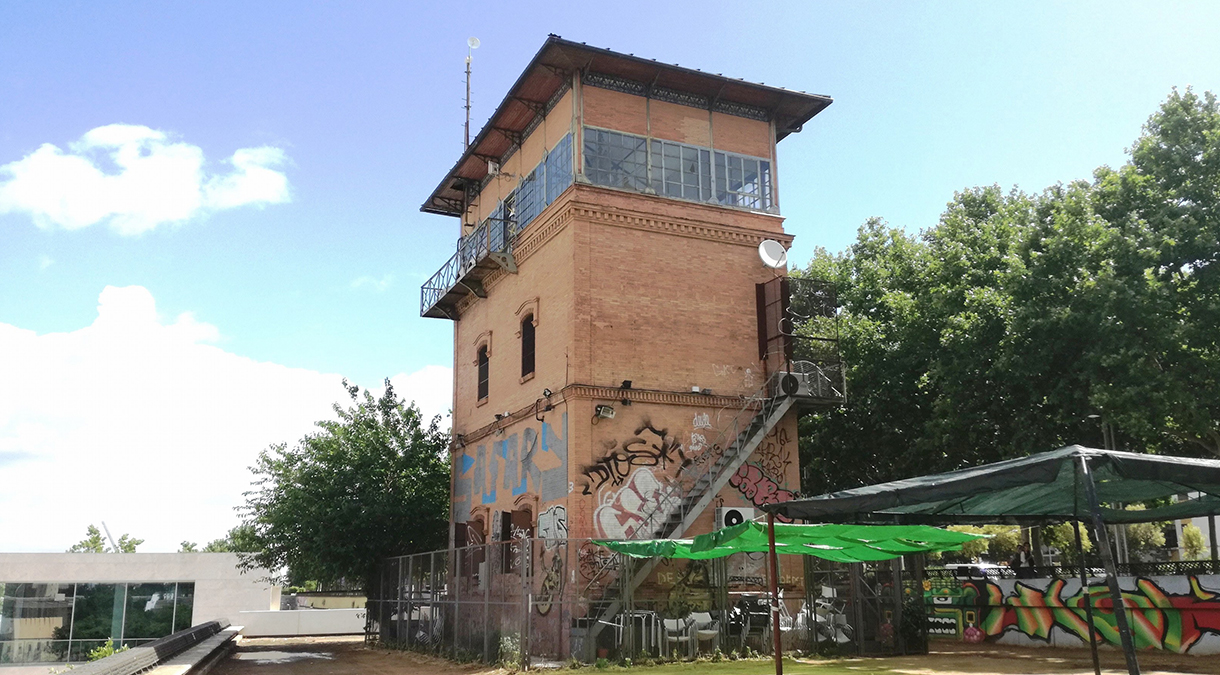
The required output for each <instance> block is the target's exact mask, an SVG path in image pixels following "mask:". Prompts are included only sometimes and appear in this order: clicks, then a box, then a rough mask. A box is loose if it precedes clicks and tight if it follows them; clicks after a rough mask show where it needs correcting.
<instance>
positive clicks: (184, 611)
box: [174, 583, 195, 633]
mask: <svg viewBox="0 0 1220 675" xmlns="http://www.w3.org/2000/svg"><path fill="white" fill-rule="evenodd" d="M177 600H178V608H177V609H176V610H175V611H174V632H175V633H177V632H178V631H180V630H183V629H185V628H190V627H191V626H193V625H194V624H193V623H191V618H192V616H193V615H194V610H195V584H193V583H180V584H178V598H177Z"/></svg>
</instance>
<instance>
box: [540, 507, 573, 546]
mask: <svg viewBox="0 0 1220 675" xmlns="http://www.w3.org/2000/svg"><path fill="white" fill-rule="evenodd" d="M538 536H539V537H540V538H542V539H567V538H568V510H567V509H566V508H564V507H563V506H561V505H559V504H556V505H555V506H552V507H551V508H549V509H547V510H545V511H543V512H542V513H540V514H538ZM550 545H551V542H547V546H550Z"/></svg>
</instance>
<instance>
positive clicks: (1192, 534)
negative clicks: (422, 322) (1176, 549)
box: [1182, 523, 1207, 560]
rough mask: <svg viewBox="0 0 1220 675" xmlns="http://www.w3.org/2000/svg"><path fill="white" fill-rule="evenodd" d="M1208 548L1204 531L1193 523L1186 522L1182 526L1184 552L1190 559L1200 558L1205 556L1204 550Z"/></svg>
mask: <svg viewBox="0 0 1220 675" xmlns="http://www.w3.org/2000/svg"><path fill="white" fill-rule="evenodd" d="M1206 549H1207V546H1206V542H1205V541H1204V540H1203V531H1202V530H1200V529H1199V528H1197V527H1195V525H1194V524H1193V523H1186V524H1185V525H1183V526H1182V553H1183V554H1184V557H1185V558H1186V559H1188V560H1199V559H1201V558H1203V552H1204V551H1205V550H1206Z"/></svg>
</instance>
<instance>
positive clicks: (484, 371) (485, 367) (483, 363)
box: [479, 345, 490, 401]
mask: <svg viewBox="0 0 1220 675" xmlns="http://www.w3.org/2000/svg"><path fill="white" fill-rule="evenodd" d="M489 370H490V368H489V363H488V360H487V345H483V346H482V347H479V400H480V401H482V400H483V399H485V398H487V380H488V375H489Z"/></svg>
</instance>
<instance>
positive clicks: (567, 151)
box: [540, 134, 588, 211]
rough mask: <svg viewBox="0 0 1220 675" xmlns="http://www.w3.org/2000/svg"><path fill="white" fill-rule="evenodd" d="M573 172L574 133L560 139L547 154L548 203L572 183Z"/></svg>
mask: <svg viewBox="0 0 1220 675" xmlns="http://www.w3.org/2000/svg"><path fill="white" fill-rule="evenodd" d="M587 145H588V144H586V147H587ZM586 156H587V155H586ZM572 173H573V172H572V134H568V135H566V136H564V137H563V138H562V139H560V140H559V142H558V143H556V144H555V147H554V148H551V151H550V152H549V153H547V156H546V203H547V204H550V203H551V202H553V201H555V200H556V199H557V198H558V197H559V195H561V194H563V191H564V190H566V189H568V186H569V185H571V184H572V177H573V176H572ZM540 211H541V209H540Z"/></svg>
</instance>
